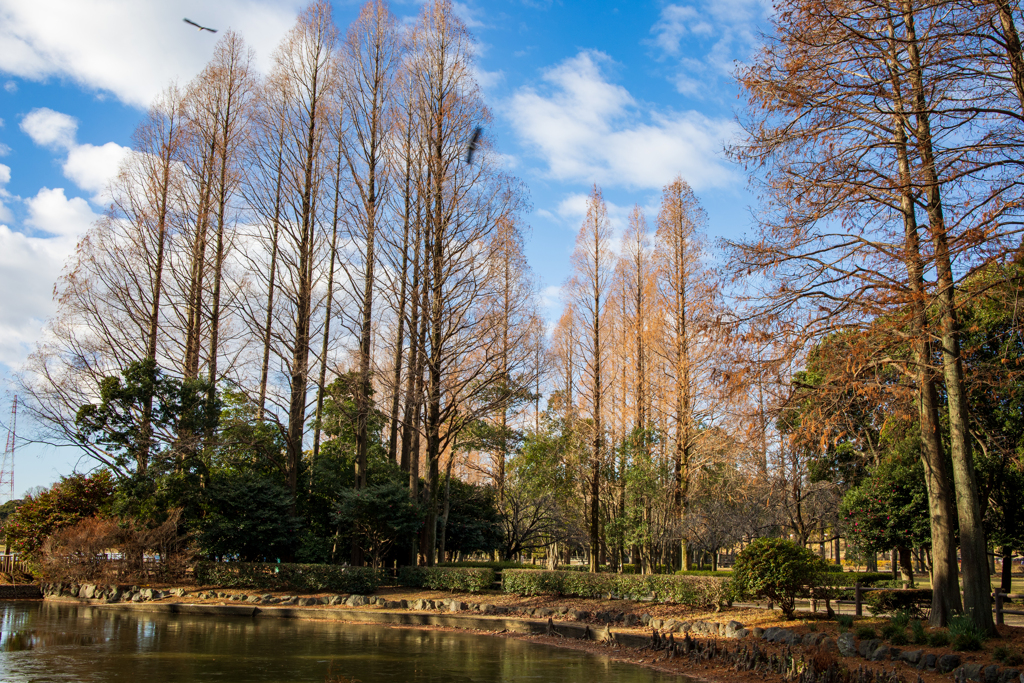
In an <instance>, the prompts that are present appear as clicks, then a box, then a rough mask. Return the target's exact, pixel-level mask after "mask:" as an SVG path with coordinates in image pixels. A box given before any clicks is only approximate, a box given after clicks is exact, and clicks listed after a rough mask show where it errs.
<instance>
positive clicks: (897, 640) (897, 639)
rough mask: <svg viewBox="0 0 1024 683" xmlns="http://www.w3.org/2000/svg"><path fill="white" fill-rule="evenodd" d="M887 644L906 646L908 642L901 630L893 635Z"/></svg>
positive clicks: (905, 634)
mask: <svg viewBox="0 0 1024 683" xmlns="http://www.w3.org/2000/svg"><path fill="white" fill-rule="evenodd" d="M889 642H890V643H892V644H893V645H906V644H907V643H909V642H910V640H908V639H907V632H906V631H902V630H901V631H897V632H896V633H894V634H893V635H892V637H891V638H889Z"/></svg>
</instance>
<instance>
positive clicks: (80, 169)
mask: <svg viewBox="0 0 1024 683" xmlns="http://www.w3.org/2000/svg"><path fill="white" fill-rule="evenodd" d="M21 129H22V131H24V132H25V133H26V134H27V135H28V136H29V137H30V138H32V141H33V142H35V143H36V144H37V145H41V146H43V147H48V148H50V149H57V150H64V151H66V152H67V159H65V161H64V165H63V171H64V177H65V178H67V179H68V180H70V181H71V182H73V183H74V184H75V185H77V186H78V187H79V188H81V189H83V190H85V191H86V192H91V193H92V195H93V196H92V201H93V202H95V203H97V204H102V203H104V202H106V201H108V200H109V195H108V194H107V186H108V185H109V183H110V181H111V180H112V179H113V178H114V176H115V175H117V170H118V167H119V166H120V165H121V162H122V161H123V160H124V158H125V156H127V155H128V153H129V152H130V151H131V150H130V149H129V148H128V147H122V146H121V145H119V144H117V143H115V142H108V143H106V144H104V145H99V146H97V145H91V144H88V143H86V144H84V145H80V144H78V142H77V141H76V140H75V133H76V132H77V131H78V121H77V120H76V119H75V118H74V117H73V116H69V115H67V114H62V113H61V112H58V111H54V110H52V109H46V108H41V109H33V110H32V111H31V112H29V113H28V114H27V115H26V116H25V118H23V119H22V120H21Z"/></svg>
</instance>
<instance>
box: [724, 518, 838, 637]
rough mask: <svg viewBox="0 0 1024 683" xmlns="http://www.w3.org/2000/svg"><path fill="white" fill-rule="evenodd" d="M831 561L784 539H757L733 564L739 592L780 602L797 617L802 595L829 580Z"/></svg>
mask: <svg viewBox="0 0 1024 683" xmlns="http://www.w3.org/2000/svg"><path fill="white" fill-rule="evenodd" d="M828 567H829V564H828V563H827V562H825V560H823V559H821V558H820V557H818V556H817V555H816V554H814V553H813V552H812V551H810V550H808V549H807V548H805V547H803V546H802V545H800V544H798V543H794V542H793V541H790V540H787V539H784V538H767V537H762V538H755V539H754V540H753V541H752V542H751V543H750V545H748V546H747V547H746V548H744V549H743V551H742V552H740V554H739V556H738V557H737V558H736V564H735V566H734V567H733V582H734V585H735V589H736V592H737V593H738V594H742V595H749V596H753V597H759V598H767V599H768V600H771V601H772V602H774V603H776V604H777V605H778V606H779V607H780V608H781V609H782V612H783V614H785V615H786V618H787V619H792V618H793V612H794V609H795V606H796V598H797V596H798V595H806V594H807V593H808V591H809V590H813V589H814V588H816V587H819V586H823V585H825V584H826V583H827V582H829V581H830V580H829V578H828V577H830V576H838V574H835V573H833V572H829V571H828Z"/></svg>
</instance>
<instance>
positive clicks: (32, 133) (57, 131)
mask: <svg viewBox="0 0 1024 683" xmlns="http://www.w3.org/2000/svg"><path fill="white" fill-rule="evenodd" d="M21 130H22V131H23V132H24V133H25V134H26V135H28V136H29V137H30V138H32V142H34V143H36V144H37V145H39V146H41V147H51V148H57V149H68V148H70V147H71V146H72V145H74V144H75V133H76V132H78V121H76V120H75V118H74V117H73V116H68V115H67V114H62V113H60V112H59V111H54V110H52V109H47V108H46V107H40V108H39V109H33V110H32V111H30V112H29V113H28V114H26V115H25V118H23V119H22V120H21Z"/></svg>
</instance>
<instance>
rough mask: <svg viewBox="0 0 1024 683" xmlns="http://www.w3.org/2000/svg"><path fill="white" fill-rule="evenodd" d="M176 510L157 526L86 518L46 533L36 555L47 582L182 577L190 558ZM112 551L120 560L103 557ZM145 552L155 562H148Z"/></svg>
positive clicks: (165, 579) (169, 578)
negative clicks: (157, 558)
mask: <svg viewBox="0 0 1024 683" xmlns="http://www.w3.org/2000/svg"><path fill="white" fill-rule="evenodd" d="M180 521H181V511H180V510H174V511H172V513H171V515H170V516H169V517H168V518H167V520H166V521H165V522H164V523H163V524H161V525H159V526H156V527H152V528H150V527H147V526H146V525H144V524H142V523H140V522H138V521H136V520H121V519H116V518H104V517H89V518H87V519H83V520H81V521H79V522H78V523H77V524H75V525H74V526H70V527H66V528H64V529H61V530H59V531H57V532H56V533H54V534H52V535H50V536H49V537H48V538H47V539H46V542H45V543H43V546H42V548H40V549H39V550H38V551H37V552H36V554H37V556H38V559H39V565H40V568H41V569H42V575H43V578H45V579H47V580H49V581H62V582H63V581H74V582H86V581H89V582H95V581H108V582H111V583H126V582H133V583H146V582H149V581H174V580H177V579H181V578H182V577H184V575H185V569H186V566H187V564H188V562H189V560H190V559H191V553H190V552H189V547H188V541H189V537H188V535H187V534H184V533H182V530H181V528H180ZM114 549H116V550H117V551H119V553H120V555H121V559H118V560H108V559H106V554H105V553H107V552H109V551H111V550H114ZM146 555H158V556H159V558H160V559H159V561H157V562H146V561H144V558H145V556H146Z"/></svg>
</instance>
